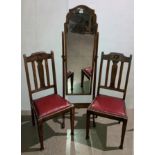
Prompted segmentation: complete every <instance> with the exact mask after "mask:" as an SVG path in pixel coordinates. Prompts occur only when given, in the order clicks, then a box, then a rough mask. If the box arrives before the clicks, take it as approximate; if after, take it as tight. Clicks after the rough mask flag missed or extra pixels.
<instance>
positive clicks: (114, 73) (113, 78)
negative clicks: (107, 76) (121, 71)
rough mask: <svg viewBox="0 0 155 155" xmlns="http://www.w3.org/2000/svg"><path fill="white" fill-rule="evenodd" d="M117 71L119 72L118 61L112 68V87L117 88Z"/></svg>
mask: <svg viewBox="0 0 155 155" xmlns="http://www.w3.org/2000/svg"><path fill="white" fill-rule="evenodd" d="M116 73H117V63H116V62H113V65H112V70H111V80H110V87H111V88H115V80H116Z"/></svg>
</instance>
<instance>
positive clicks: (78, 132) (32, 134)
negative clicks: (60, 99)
mask: <svg viewBox="0 0 155 155" xmlns="http://www.w3.org/2000/svg"><path fill="white" fill-rule="evenodd" d="M53 121H54V122H57V123H58V124H60V125H61V122H62V121H61V117H56V118H53ZM65 122H66V126H67V128H65V129H64V130H67V133H58V132H56V131H54V130H53V129H52V128H51V127H50V126H49V125H48V124H47V123H45V124H44V140H46V139H48V138H51V137H53V136H67V137H70V121H69V115H68V114H67V115H66V116H65ZM67 123H68V124H67ZM117 124H119V123H118V122H112V123H108V124H103V123H100V122H96V127H95V128H94V127H93V123H92V121H91V123H90V126H91V127H90V138H89V140H86V139H85V136H86V129H85V125H86V114H83V115H82V116H77V115H76V117H75V130H74V136H73V137H72V138H71V140H72V141H73V142H75V143H80V144H84V145H86V146H90V147H93V148H96V149H100V150H103V151H109V150H117V149H119V148H118V147H110V146H107V128H108V127H109V126H113V125H117ZM120 125H122V124H120ZM59 127H61V126H59ZM127 131H128V132H132V131H133V129H129V130H127ZM120 132H121V131H120ZM66 143H67V140H66ZM75 143H74V145H75ZM36 144H39V139H38V132H37V127H36V126H35V127H33V126H32V123H31V118H30V116H22V126H21V145H22V146H21V151H22V152H33V151H38V150H39V147H38V149H37V148H33V146H34V145H36ZM118 145H119V143H118ZM39 146H40V145H39ZM72 147H73V145H72Z"/></svg>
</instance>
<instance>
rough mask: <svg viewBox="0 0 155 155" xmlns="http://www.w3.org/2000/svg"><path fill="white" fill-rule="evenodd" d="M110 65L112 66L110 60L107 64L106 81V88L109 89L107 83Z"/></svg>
mask: <svg viewBox="0 0 155 155" xmlns="http://www.w3.org/2000/svg"><path fill="white" fill-rule="evenodd" d="M109 65H110V60H108V62H107V69H106V80H105V86H106V87H107V83H108V75H109Z"/></svg>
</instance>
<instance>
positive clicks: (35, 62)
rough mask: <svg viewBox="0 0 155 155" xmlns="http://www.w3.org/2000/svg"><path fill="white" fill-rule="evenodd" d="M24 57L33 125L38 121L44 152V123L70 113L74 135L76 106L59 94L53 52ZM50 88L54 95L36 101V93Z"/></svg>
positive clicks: (41, 145)
mask: <svg viewBox="0 0 155 155" xmlns="http://www.w3.org/2000/svg"><path fill="white" fill-rule="evenodd" d="M23 57H24V65H25V71H26V79H27V85H28V91H29V98H30V105H31V116H32V124H33V125H35V119H36V122H37V126H38V134H39V141H40V149H41V150H43V149H44V144H43V123H44V122H45V121H47V120H49V119H51V118H53V117H55V116H58V115H62V116H64V114H65V113H67V112H70V120H71V135H73V134H74V106H73V105H72V104H70V103H69V102H68V101H67V100H65V99H64V98H63V97H61V96H60V95H58V94H57V84H56V75H55V74H56V73H55V62H54V54H53V52H51V53H50V54H48V53H45V52H37V53H33V54H32V55H31V56H28V57H26V55H23ZM50 62H51V63H50ZM31 67H32V68H31ZM50 67H51V69H50ZM49 69H50V70H52V73H53V74H52V75H50V72H49V71H50V70H49ZM37 73H38V74H37ZM31 75H32V76H31ZM37 75H38V76H37ZM45 75H46V76H45ZM32 77H33V78H32ZM51 77H53V83H52V82H51V81H52V78H51ZM51 83H52V84H51ZM33 84H34V88H33ZM49 88H53V89H54V93H53V94H51V95H48V96H44V97H41V98H37V99H34V96H33V95H34V93H37V92H40V91H44V90H47V89H49Z"/></svg>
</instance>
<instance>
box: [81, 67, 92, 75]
mask: <svg viewBox="0 0 155 155" xmlns="http://www.w3.org/2000/svg"><path fill="white" fill-rule="evenodd" d="M83 70H84V71H85V72H86V73H87V74H89V75H90V76H91V75H92V67H86V68H84V69H83Z"/></svg>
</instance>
